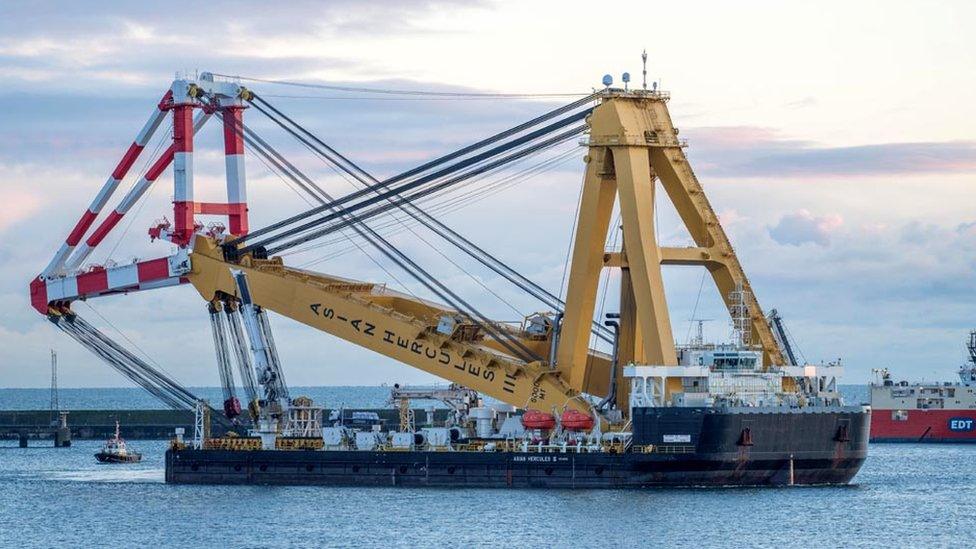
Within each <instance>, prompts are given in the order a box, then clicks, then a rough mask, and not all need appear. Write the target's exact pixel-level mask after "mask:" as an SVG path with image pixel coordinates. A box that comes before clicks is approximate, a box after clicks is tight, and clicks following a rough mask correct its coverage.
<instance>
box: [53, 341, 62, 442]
mask: <svg viewBox="0 0 976 549" xmlns="http://www.w3.org/2000/svg"><path fill="white" fill-rule="evenodd" d="M60 411H61V404H60V403H59V402H58V353H57V352H56V351H55V350H54V349H51V425H57V423H58V412H60Z"/></svg>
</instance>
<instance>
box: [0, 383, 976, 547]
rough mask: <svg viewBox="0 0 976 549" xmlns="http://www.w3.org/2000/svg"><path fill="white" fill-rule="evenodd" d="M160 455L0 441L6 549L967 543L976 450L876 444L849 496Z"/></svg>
mask: <svg viewBox="0 0 976 549" xmlns="http://www.w3.org/2000/svg"><path fill="white" fill-rule="evenodd" d="M367 392H368V391H367ZM377 392H379V390H378V389H377ZM845 392H846V391H845ZM166 444H167V443H166V442H165V441H142V440H137V441H132V442H131V445H132V446H133V447H134V448H135V449H137V450H138V451H140V452H142V453H143V456H144V457H143V461H142V462H141V463H136V464H128V465H104V464H99V463H97V462H96V461H95V458H94V454H95V452H97V451H98V449H99V447H100V445H101V443H100V441H87V440H76V441H75V442H74V444H73V445H72V446H71V447H70V448H65V449H55V448H52V447H51V443H50V441H34V440H32V441H31V446H30V447H29V448H26V449H21V448H18V447H17V441H16V440H9V441H0V547H50V546H72V547H109V546H113V547H118V546H127V547H140V546H156V547H172V546H183V547H332V546H343V547H348V546H366V547H377V546H391V545H392V546H413V547H428V546H433V547H464V546H476V547H480V546H496V547H567V546H574V547H578V546H579V547H640V546H674V547H887V548H899V547H919V546H924V547H972V546H973V545H974V542H976V520H974V518H973V516H974V509H976V475H974V474H973V471H974V469H973V463H974V462H976V445H964V444H959V445H956V444H945V445H939V444H931V445H924V444H872V445H871V447H870V451H869V453H870V455H869V457H868V460H867V461H866V462H865V464H864V467H863V468H862V470H861V472H860V473H859V474H858V475H857V476H856V477H855V479H854V482H853V484H852V485H850V486H843V487H791V488H788V487H783V488H724V489H723V488H719V489H702V488H687V489H651V490H576V491H573V490H504V489H495V490H481V489H478V490H472V489H463V488H454V489H440V488H438V489H433V488H430V489H422V488H419V489H411V488H355V487H351V488H327V487H262V486H171V485H167V484H164V483H163V452H164V451H165V449H166Z"/></svg>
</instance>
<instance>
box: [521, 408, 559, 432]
mask: <svg viewBox="0 0 976 549" xmlns="http://www.w3.org/2000/svg"><path fill="white" fill-rule="evenodd" d="M522 425H523V426H524V427H525V428H526V429H553V428H555V427H556V418H555V416H553V415H552V414H549V413H546V412H543V411H540V410H526V411H525V413H524V414H522Z"/></svg>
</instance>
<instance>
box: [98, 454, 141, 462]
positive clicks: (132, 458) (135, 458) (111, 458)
mask: <svg viewBox="0 0 976 549" xmlns="http://www.w3.org/2000/svg"><path fill="white" fill-rule="evenodd" d="M95 459H97V460H98V461H99V462H100V463H136V462H139V461H142V454H129V455H127V456H125V457H119V456H116V455H113V454H104V453H102V452H99V453H97V454H95Z"/></svg>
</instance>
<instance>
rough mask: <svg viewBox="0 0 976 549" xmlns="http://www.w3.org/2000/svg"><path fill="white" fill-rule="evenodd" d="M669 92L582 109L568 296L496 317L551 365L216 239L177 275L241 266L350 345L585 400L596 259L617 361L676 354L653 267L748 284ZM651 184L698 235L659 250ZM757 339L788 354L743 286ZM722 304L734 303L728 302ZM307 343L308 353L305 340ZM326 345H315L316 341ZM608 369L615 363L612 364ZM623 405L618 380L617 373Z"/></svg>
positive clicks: (430, 315) (355, 285)
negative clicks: (553, 309) (583, 143)
mask: <svg viewBox="0 0 976 549" xmlns="http://www.w3.org/2000/svg"><path fill="white" fill-rule="evenodd" d="M667 99H668V97H667V95H666V94H664V93H660V92H656V91H653V92H652V91H646V90H644V91H636V92H623V91H618V90H608V91H607V92H605V93H604V94H602V95H601V96H600V98H599V102H600V104H599V105H597V106H596V107H595V108H594V109H593V112H592V114H591V115H590V116H589V117H588V124H589V133H590V139H589V150H588V152H587V154H586V157H585V161H586V177H585V180H584V183H583V193H582V199H581V204H580V210H579V219H578V223H577V229H576V235H575V242H574V247H573V250H574V251H573V256H572V263H571V268H570V276H569V287H568V292H567V296H568V298H567V302H566V307H565V311H564V315H563V320H562V323H561V325H560V326H555V327H554V328H553V329H551V330H549V332H548V334H546V335H544V336H543V337H541V338H540V337H538V336H537V335H535V334H529V333H527V332H525V331H520V330H516V329H512V328H510V327H506V326H503V325H501V324H496V325H494V326H493V328H494V329H496V330H505V331H506V333H508V334H510V335H512V336H514V337H515V338H517V339H518V340H519V341H520V342H521V343H522V344H523V345H524V346H525V347H526V348H529V349H531V350H533V351H535V352H536V354H537V355H538V356H541V357H545V356H550V353H549V351H550V347H551V346H552V345H553V344H556V345H557V349H555V350H556V353H555V357H556V361H555V364H550V363H548V361H546V360H535V361H529V362H527V361H525V360H524V359H520V358H517V357H515V356H512V354H511V353H508V352H506V350H505V349H504V348H503V347H502V346H500V345H499V344H498V343H497V342H496V341H494V340H493V339H491V338H489V337H485V335H484V334H483V333H479V331H478V330H477V329H474V328H475V327H474V326H467V325H465V324H464V323H463V322H461V323H454V322H452V321H451V319H457V318H459V317H458V314H457V311H455V310H453V309H452V308H450V307H447V306H443V305H438V304H436V303H432V302H428V301H423V300H418V299H416V298H414V297H411V296H408V295H406V294H402V293H399V292H395V291H392V290H390V289H388V288H386V287H385V286H383V285H380V284H372V283H365V282H359V281H353V280H347V279H340V278H336V277H330V276H327V275H323V274H318V273H312V272H308V271H303V270H299V269H294V268H290V267H287V266H285V265H284V264H283V262H282V261H281V259H280V258H277V257H271V258H268V259H260V258H257V257H254V256H253V255H252V254H244V255H243V256H241V257H235V258H233V259H227V258H225V254H224V251H223V250H222V248H221V244H222V242H221V241H218V240H217V239H215V238H214V237H211V236H203V235H198V236H197V237H196V242H195V244H194V247H193V252H192V254H190V263H191V265H192V267H191V271H190V272H189V273H188V274H187V275H186V277H187V278H188V280H189V281H190V282H191V283H192V284H193V286H194V287H195V288H196V289H197V291H198V292H199V293H200V294H201V295H202V296H203V297H204V299H206V300H208V301H212V300H214V299H228V298H230V299H232V298H234V297H236V296H237V295H238V292H239V290H238V287H237V285H236V284H235V280H234V277H233V276H232V274H233V273H244V275H245V276H246V278H247V280H248V284H249V287H250V298H251V299H252V300H253V303H254V304H255V305H257V306H259V307H262V308H265V309H268V310H271V311H275V312H277V313H279V314H281V315H283V316H286V317H289V318H291V319H294V320H297V321H299V322H302V323H304V324H307V325H309V326H311V327H313V328H316V329H319V330H322V331H325V332H328V333H330V334H333V335H335V336H337V337H339V338H342V339H345V340H347V341H349V342H351V343H353V344H356V345H359V346H362V347H365V348H367V349H370V350H372V351H375V352H378V353H380V354H382V355H384V356H387V357H389V358H391V359H394V360H397V361H399V362H402V363H404V364H407V365H410V366H413V367H415V368H419V369H421V370H424V371H426V372H428V373H431V374H434V375H436V376H438V377H441V378H444V379H446V380H449V381H452V382H455V383H459V384H462V385H464V386H467V387H470V388H472V389H474V390H476V391H478V392H481V393H483V394H485V395H488V396H491V397H493V398H497V399H499V400H501V401H503V402H507V403H510V404H513V405H515V406H519V407H530V408H538V409H543V410H560V409H562V408H563V407H567V406H568V407H571V408H577V409H582V410H588V409H590V407H591V405H590V404H589V402H588V401H587V400H585V399H583V398H580V397H581V395H583V394H590V395H596V396H602V395H604V394H606V393H607V391H608V387H609V385H610V383H609V376H610V372H611V361H610V358H609V357H608V356H607V355H605V354H603V353H599V352H596V351H594V350H591V349H590V348H589V339H590V329H591V324H592V321H593V314H594V306H595V302H596V293H597V287H598V280H599V276H600V273H601V271H602V269H604V268H619V269H621V271H622V284H621V296H620V297H621V307H620V308H621V310H620V336H619V340H618V348H619V353H618V354H619V358H618V360H619V363H620V364H626V363H638V364H650V365H660V366H672V365H676V364H677V359H676V354H675V347H674V338H673V336H672V333H671V324H670V317H669V314H668V308H667V301H666V298H665V293H664V285H663V280H662V276H661V266H662V265H700V266H704V267H705V268H707V269H708V271H709V272H710V273H711V274H712V278H713V279H714V281H715V284H716V286H717V287H718V290H719V292H720V293H721V294H722V295H723V297H726V299H728V296H729V295H730V294H731V292H732V291H733V289H735V288H736V287H737V286H741V287H742V288H745V289H746V290H749V283H748V280H747V279H746V276H745V273H744V272H743V270H742V267H741V265H740V264H739V262H738V260H737V258H736V256H735V252H734V251H733V249H732V246H731V244H730V243H729V240H728V238H727V236H726V234H725V232H724V231H723V230H722V227H721V225H720V224H719V220H718V217H717V216H716V215H715V212H714V211H713V210H712V208H711V206H710V205H709V203H708V200H707V199H706V198H705V195H704V193H703V190H702V187H701V185H700V184H699V183H698V181H697V179H696V178H695V176H694V174H693V172H692V170H691V168H690V166H689V164H688V160H687V158H686V157H685V155H684V152H683V150H682V146H683V144H682V143H681V141H680V140H679V139H678V137H677V136H678V131H677V129H676V128H675V127H674V126H673V125H672V122H671V117H670V115H669V113H668V109H667ZM656 180H660V182H661V186H662V187H663V188H664V190H665V192H666V193H667V195H668V197H669V198H670V200H671V202H672V203H673V204H674V206H675V208H676V210H677V212H678V214H679V216H680V217H681V219H682V221H683V222H684V224H685V226H686V227H687V229H688V231H689V232H690V234H691V236H692V238H693V239H694V241H695V243H696V247H692V248H666V247H660V246H658V244H657V240H656V236H655V233H654V227H655V225H654V214H655V212H654V194H655V188H656ZM616 201H619V204H620V213H621V224H622V230H623V237H624V243H625V244H624V248H623V250H622V251H621V252H620V253H611V252H608V251H607V250H605V249H604V242H605V240H606V235H607V231H608V228H609V223H610V217H611V212H612V210H613V207H614V203H615V202H616ZM746 296H747V299H748V300H749V302H748V303H747V308H748V310H749V314H750V316H751V318H752V330H751V333H752V337H753V343H754V344H755V345H758V346H761V347H762V349H763V351H764V358H765V363H766V365H767V366H769V365H781V364H782V363H783V357H782V355H781V353H780V350H779V348H778V346H777V344H776V342H775V339H774V338H773V335H772V333H771V331H770V329H769V326H768V325H767V324H766V322H765V320H764V316H763V313H762V310H761V309H760V307H759V305H758V303H757V302H756V301H755V298H753V297H752V293H751V291H747V292H746ZM727 304H728V305H730V306H731V303H730V302H729V301H727ZM310 352H314V349H310ZM323 352H324V351H323ZM616 371H617V376H618V377H619V376H621V375H622V368H617V369H616ZM617 385H618V387H620V390H618V391H617V393H616V402H617V405H618V407H619V408H620V409H621V410H623V411H624V413H625V414H626V410H627V391H626V384H624V383H622V382H621V383H618V384H617Z"/></svg>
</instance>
